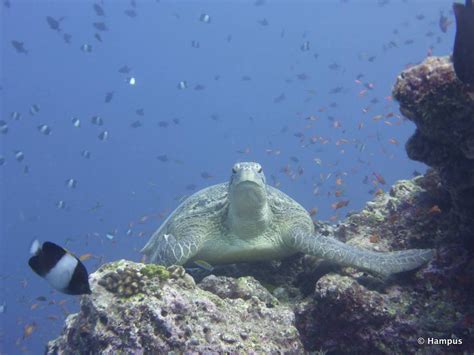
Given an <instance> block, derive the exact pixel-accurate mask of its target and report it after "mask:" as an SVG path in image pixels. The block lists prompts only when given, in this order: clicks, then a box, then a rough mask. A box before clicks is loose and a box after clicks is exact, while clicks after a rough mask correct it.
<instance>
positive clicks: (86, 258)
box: [79, 253, 94, 261]
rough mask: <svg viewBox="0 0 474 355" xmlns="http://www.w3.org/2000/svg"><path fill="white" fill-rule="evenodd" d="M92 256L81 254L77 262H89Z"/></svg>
mask: <svg viewBox="0 0 474 355" xmlns="http://www.w3.org/2000/svg"><path fill="white" fill-rule="evenodd" d="M93 256H94V255H92V254H91V253H87V254H83V255H81V256H80V257H79V260H80V261H86V260H89V259H90V258H92V257H93Z"/></svg>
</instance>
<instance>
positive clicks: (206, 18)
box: [199, 14, 211, 23]
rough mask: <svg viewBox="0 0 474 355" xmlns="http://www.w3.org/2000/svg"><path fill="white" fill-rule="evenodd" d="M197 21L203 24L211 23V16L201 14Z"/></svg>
mask: <svg viewBox="0 0 474 355" xmlns="http://www.w3.org/2000/svg"><path fill="white" fill-rule="evenodd" d="M199 21H201V22H203V23H211V16H209V15H208V14H201V16H199Z"/></svg>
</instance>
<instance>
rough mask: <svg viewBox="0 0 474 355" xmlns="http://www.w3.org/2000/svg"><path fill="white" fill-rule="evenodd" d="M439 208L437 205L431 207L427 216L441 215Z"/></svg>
mask: <svg viewBox="0 0 474 355" xmlns="http://www.w3.org/2000/svg"><path fill="white" fill-rule="evenodd" d="M441 212H442V211H441V208H439V206H438V205H434V206H433V207H431V208H430V209H429V211H428V214H439V213H441Z"/></svg>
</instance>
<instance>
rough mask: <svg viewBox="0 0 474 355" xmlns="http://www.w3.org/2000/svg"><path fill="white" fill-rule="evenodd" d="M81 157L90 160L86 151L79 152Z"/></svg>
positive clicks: (89, 153) (89, 154)
mask: <svg viewBox="0 0 474 355" xmlns="http://www.w3.org/2000/svg"><path fill="white" fill-rule="evenodd" d="M81 156H82V157H83V158H86V159H90V157H91V152H89V151H88V150H83V151H82V152H81Z"/></svg>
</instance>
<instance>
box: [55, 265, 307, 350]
mask: <svg viewBox="0 0 474 355" xmlns="http://www.w3.org/2000/svg"><path fill="white" fill-rule="evenodd" d="M186 275H187V276H186ZM90 281H91V282H90V283H91V288H92V295H91V296H90V297H83V298H82V300H81V309H80V312H79V313H78V314H74V315H70V316H69V317H68V318H67V319H66V326H65V328H64V331H63V333H62V335H61V336H60V337H58V338H57V339H55V340H53V341H50V342H49V343H48V345H47V350H46V352H47V353H48V354H58V353H67V354H79V353H90V352H91V351H93V352H94V353H106V354H117V353H122V354H127V353H155V354H162V353H167V352H170V351H174V352H184V351H187V352H211V353H223V352H238V351H245V352H249V351H250V352H259V353H270V352H277V351H286V352H301V351H303V347H302V344H301V342H300V340H299V335H298V331H297V330H296V328H295V326H294V314H293V312H292V311H291V310H290V309H289V308H288V307H286V306H282V305H278V302H276V301H275V300H274V299H273V297H272V296H271V295H270V294H269V293H268V292H267V291H266V290H265V289H264V288H263V287H262V286H261V285H260V284H259V283H258V282H256V281H255V280H253V279H252V278H250V277H249V278H246V279H243V280H233V279H232V280H229V279H226V278H217V277H213V278H211V279H210V280H209V279H208V280H207V281H206V282H205V284H206V285H207V286H206V287H207V288H209V289H219V290H224V289H235V288H236V287H237V289H239V290H241V291H238V292H234V293H233V294H232V295H226V294H225V292H220V293H221V295H222V297H223V298H221V297H219V296H217V295H216V294H213V293H211V292H208V291H205V290H203V289H201V288H199V287H198V286H196V285H195V283H194V280H192V278H191V277H190V276H189V275H188V274H186V273H185V271H184V269H183V268H182V267H170V268H168V269H165V268H163V267H161V266H156V265H144V264H138V263H133V262H130V261H125V260H121V261H119V262H116V263H111V264H106V265H104V266H102V267H101V268H100V269H99V270H98V271H96V272H95V273H93V274H92V275H91V277H90ZM226 284H227V285H226ZM132 285H135V286H132ZM265 293H266V294H265ZM255 294H256V295H260V298H262V299H264V300H267V302H268V301H270V302H269V304H270V306H268V305H267V304H266V302H263V301H261V300H260V298H259V297H256V296H254V295H255ZM228 296H232V297H230V298H229V297H228Z"/></svg>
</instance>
